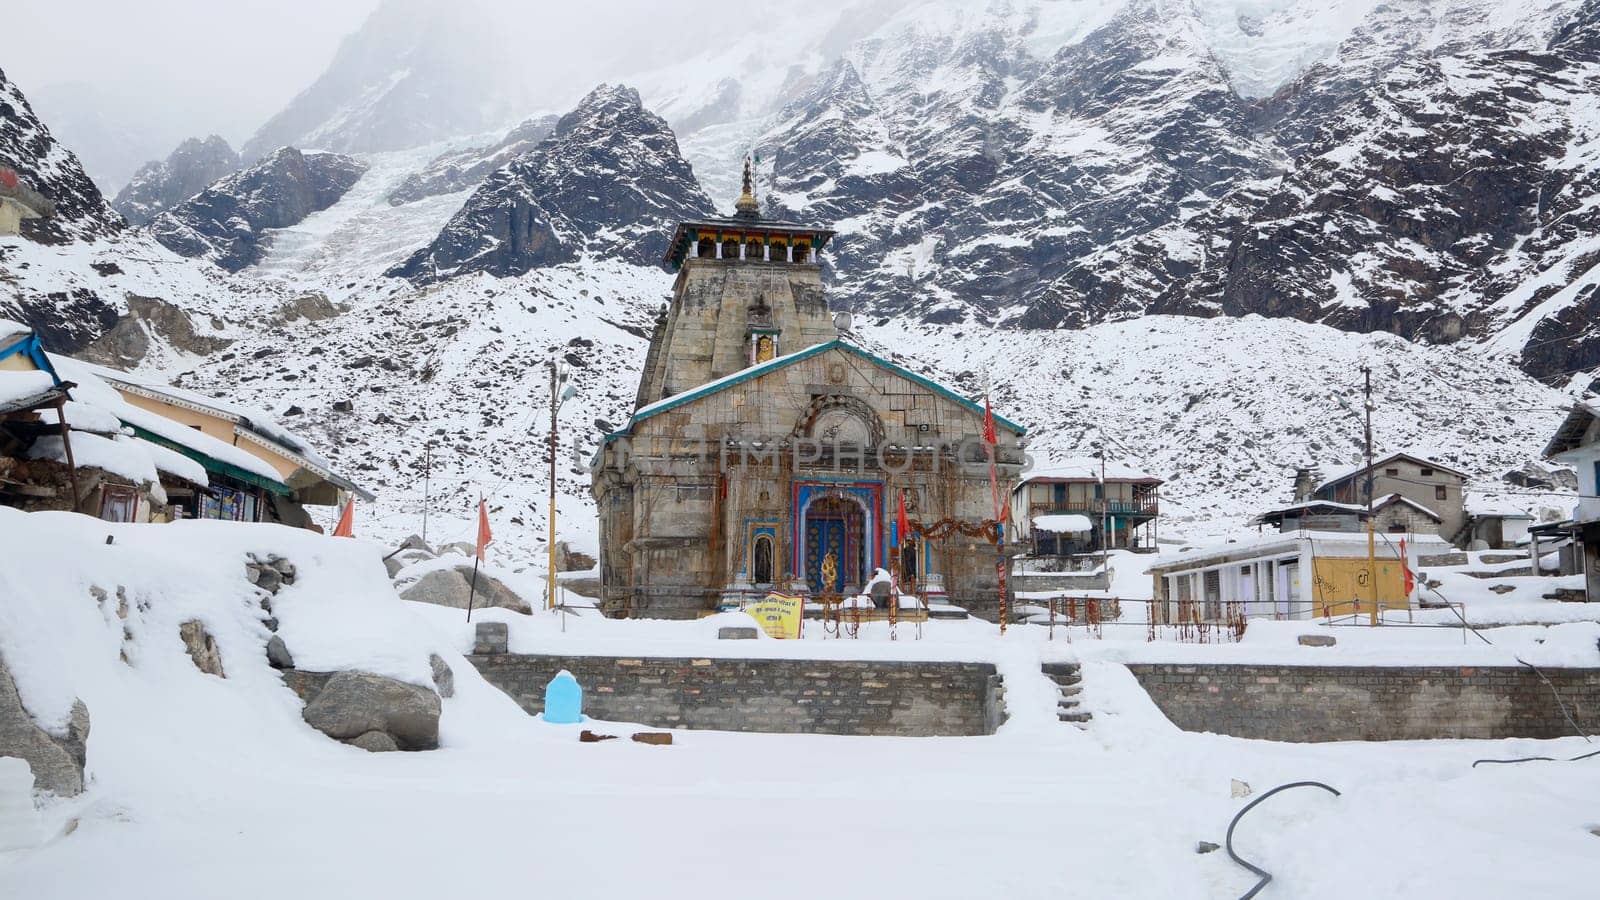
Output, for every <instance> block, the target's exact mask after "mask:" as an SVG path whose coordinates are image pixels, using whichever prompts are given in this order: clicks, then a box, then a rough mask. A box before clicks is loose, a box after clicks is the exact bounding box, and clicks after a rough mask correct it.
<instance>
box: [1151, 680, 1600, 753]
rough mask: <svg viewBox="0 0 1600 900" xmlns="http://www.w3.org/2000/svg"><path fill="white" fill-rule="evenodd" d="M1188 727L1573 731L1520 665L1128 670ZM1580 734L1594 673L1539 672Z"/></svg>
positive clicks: (1321, 737)
mask: <svg viewBox="0 0 1600 900" xmlns="http://www.w3.org/2000/svg"><path fill="white" fill-rule="evenodd" d="M1128 669H1129V670H1130V671H1132V672H1133V674H1134V676H1135V677H1136V678H1138V679H1139V683H1140V684H1141V685H1143V686H1144V689H1145V690H1146V691H1147V692H1149V694H1150V697H1151V699H1152V700H1154V701H1155V703H1156V706H1158V707H1160V709H1161V711H1162V712H1163V713H1165V714H1166V716H1167V718H1168V719H1171V720H1172V722H1173V723H1174V724H1176V725H1177V726H1178V727H1179V728H1182V729H1183V730H1185V731H1211V732H1216V733H1218V734H1228V735H1233V736H1234V737H1244V738H1263V739H1266V740H1274V741H1395V740H1428V739H1437V738H1506V737H1527V738H1555V737H1564V736H1569V735H1572V734H1574V731H1573V728H1572V725H1571V724H1569V723H1568V722H1567V720H1566V717H1565V716H1564V715H1562V711H1561V706H1560V704H1558V703H1557V701H1556V697H1555V694H1554V693H1552V691H1551V689H1550V685H1547V684H1545V683H1544V681H1543V680H1541V679H1540V678H1539V676H1538V675H1537V674H1536V673H1534V672H1533V671H1532V670H1530V669H1525V668H1483V667H1471V666H1466V667H1455V666H1430V667H1387V666H1386V667H1347V666H1256V665H1170V664H1163V665H1130V666H1128ZM1544 673H1545V675H1546V676H1548V677H1549V679H1550V681H1551V682H1552V683H1553V684H1554V685H1555V687H1556V690H1558V691H1559V692H1560V695H1561V700H1562V701H1564V702H1565V703H1566V706H1567V710H1568V711H1569V712H1570V713H1571V714H1572V716H1573V718H1574V719H1576V720H1577V722H1578V724H1579V726H1580V727H1581V728H1583V730H1584V731H1585V732H1588V733H1591V734H1592V733H1595V732H1597V731H1600V669H1545V670H1544Z"/></svg>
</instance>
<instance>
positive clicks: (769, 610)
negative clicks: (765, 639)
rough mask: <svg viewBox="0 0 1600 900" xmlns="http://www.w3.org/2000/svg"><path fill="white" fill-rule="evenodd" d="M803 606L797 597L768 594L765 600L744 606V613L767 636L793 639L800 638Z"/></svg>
mask: <svg viewBox="0 0 1600 900" xmlns="http://www.w3.org/2000/svg"><path fill="white" fill-rule="evenodd" d="M804 605H805V602H804V601H803V600H801V599H800V598H799V597H791V596H789V595H788V594H768V595H767V596H766V598H765V599H762V600H758V601H756V602H755V603H752V604H750V605H749V606H746V607H745V608H744V611H745V612H747V613H749V614H750V617H751V618H753V619H755V620H756V623H757V624H759V625H760V626H761V630H762V631H765V632H766V633H767V634H768V636H770V637H775V638H789V639H793V638H798V637H799V636H800V613H801V610H802V608H803V607H804Z"/></svg>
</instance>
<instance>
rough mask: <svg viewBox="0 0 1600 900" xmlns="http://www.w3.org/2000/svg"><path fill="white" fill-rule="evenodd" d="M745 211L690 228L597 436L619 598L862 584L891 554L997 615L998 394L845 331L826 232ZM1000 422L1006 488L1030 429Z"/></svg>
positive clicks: (688, 598)
mask: <svg viewBox="0 0 1600 900" xmlns="http://www.w3.org/2000/svg"><path fill="white" fill-rule="evenodd" d="M744 202H745V201H744V200H741V203H744ZM752 203H753V201H752ZM748 205H749V204H746V206H748ZM741 209H742V210H744V212H743V213H742V218H736V219H729V220H719V221H716V222H699V223H685V224H684V225H681V226H680V227H679V229H678V235H677V237H676V238H675V239H674V241H673V248H674V249H673V250H672V251H671V252H670V253H669V256H668V260H667V262H668V264H669V265H673V266H677V267H678V269H679V274H678V280H677V284H676V288H675V290H674V294H673V299H672V303H671V305H670V307H669V308H668V309H667V310H666V311H665V312H664V314H663V316H662V317H661V319H660V320H659V321H658V322H657V326H656V331H655V334H654V335H653V336H652V340H651V343H650V350H649V355H648V356H647V358H646V362H645V369H644V375H643V377H642V379H641V384H640V389H639V393H638V403H637V408H636V410H635V411H634V413H633V415H632V417H631V418H630V419H629V421H628V423H627V425H626V426H625V427H624V428H622V429H621V430H620V431H618V432H616V433H614V434H611V435H608V436H607V438H606V441H605V443H604V445H603V447H602V448H601V451H600V456H599V459H598V465H597V466H596V468H595V471H594V483H593V492H594V496H595V499H596V501H597V504H598V508H599V516H600V557H601V559H600V566H601V581H602V591H603V603H604V608H605V609H606V611H607V612H609V613H611V614H614V615H644V616H660V617H691V616H694V615H697V614H699V613H701V612H703V611H705V610H710V609H715V608H717V607H718V606H719V605H723V604H727V603H731V602H736V601H737V600H739V599H745V598H751V597H754V596H756V595H759V594H762V593H765V592H766V591H769V590H780V591H786V592H799V593H808V594H824V595H838V594H846V595H848V594H852V593H855V592H859V591H861V590H862V589H863V587H864V585H865V584H866V583H867V582H868V581H870V580H871V578H872V577H873V573H874V572H875V570H877V569H885V570H888V571H891V572H894V573H895V574H896V575H897V576H898V577H899V579H900V582H901V584H902V586H903V589H904V590H906V591H907V592H911V591H917V592H920V593H924V594H926V595H927V596H928V597H929V598H930V599H931V600H934V601H940V600H944V599H946V597H948V599H949V600H951V601H952V602H955V603H958V604H961V605H964V606H967V607H968V608H969V609H973V610H974V611H975V612H980V613H991V614H992V612H993V611H994V609H995V608H996V607H997V606H998V599H997V596H996V592H997V587H998V584H997V583H998V578H997V573H998V566H997V563H998V556H997V551H996V547H995V543H994V536H995V533H996V526H995V521H994V520H995V508H994V500H993V497H994V495H993V494H992V492H991V489H992V486H991V483H990V466H989V461H988V460H989V449H988V445H987V444H986V443H985V442H984V441H983V432H984V409H983V406H982V405H981V404H978V403H974V402H973V401H971V400H969V399H966V398H963V397H960V396H959V395H957V394H955V393H953V392H951V391H950V390H948V389H946V388H944V387H941V386H940V385H938V384H935V383H934V382H932V381H930V380H928V379H926V378H923V377H922V376H919V375H917V374H915V373H913V372H911V371H908V370H906V369H903V368H901V367H899V366H897V365H895V364H893V363H890V362H888V361H887V360H884V359H881V358H879V357H877V356H875V355H873V354H871V353H869V352H867V351H865V350H863V349H861V348H859V347H856V346H854V345H852V344H849V343H847V342H845V341H842V340H839V339H837V333H836V331H835V329H834V327H833V324H832V322H831V320H830V318H829V314H828V308H827V301H826V298H825V296H824V294H823V289H822V281H821V277H820V274H819V267H818V265H817V263H816V258H817V251H818V250H819V249H820V248H821V246H822V245H823V243H824V242H825V241H826V239H827V237H829V236H831V232H827V231H825V230H822V229H815V228H807V227H805V226H799V225H794V224H792V223H772V222H765V221H762V220H760V219H758V218H756V217H755V216H754V215H753V214H751V213H750V212H749V211H748V209H746V208H745V206H741ZM780 246H781V247H783V248H784V252H782V253H777V252H776V251H774V250H773V248H774V247H780ZM802 247H803V248H804V250H805V252H804V253H801V252H800V249H801V248H802ZM708 251H710V252H708ZM797 260H798V261H797ZM995 423H996V437H997V449H996V451H995V457H996V459H997V461H998V466H997V474H998V490H999V496H1000V497H1001V498H1006V497H1009V496H1010V492H1011V487H1012V485H1013V484H1014V483H1015V481H1016V478H1017V476H1018V473H1019V471H1020V469H1021V465H1022V449H1021V438H1022V435H1023V429H1022V428H1020V427H1019V426H1016V425H1014V424H1012V423H1010V422H1007V421H1006V420H1005V419H1003V418H1001V417H999V416H996V417H995ZM902 496H903V497H904V499H905V507H906V513H907V519H908V525H909V527H908V531H909V532H910V534H909V535H907V536H906V540H904V541H903V542H901V547H900V549H899V550H898V551H892V550H891V545H892V544H893V543H894V541H895V535H894V532H895V528H894V523H895V520H896V512H897V508H898V502H899V499H900V497H902Z"/></svg>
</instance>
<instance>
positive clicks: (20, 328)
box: [0, 318, 33, 347]
mask: <svg viewBox="0 0 1600 900" xmlns="http://www.w3.org/2000/svg"><path fill="white" fill-rule="evenodd" d="M32 330H33V329H31V328H29V327H28V326H26V325H24V324H22V323H21V322H18V321H16V320H14V319H3V318H0V347H4V346H6V345H7V344H9V343H10V342H11V339H12V338H14V337H17V336H19V335H24V334H28V333H30V332H31V331H32Z"/></svg>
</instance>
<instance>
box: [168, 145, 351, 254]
mask: <svg viewBox="0 0 1600 900" xmlns="http://www.w3.org/2000/svg"><path fill="white" fill-rule="evenodd" d="M366 170H367V165H366V163H363V162H361V161H360V160H357V159H354V158H353V157H349V156H341V155H339V154H337V153H302V152H301V151H299V150H296V149H295V148H293V147H284V148H283V149H281V150H279V151H277V152H276V153H273V154H272V155H271V156H268V157H267V158H266V159H263V160H261V161H260V162H258V163H256V164H255V165H253V166H250V167H249V168H247V169H244V170H243V171H240V172H236V173H234V174H233V175H230V176H228V177H227V178H224V179H222V180H221V181H218V182H217V183H215V184H213V185H211V186H210V187H208V188H206V189H205V190H203V191H201V192H200V193H199V194H196V195H195V196H193V197H191V198H190V199H188V200H186V201H184V202H183V203H180V204H179V205H177V206H176V207H174V208H172V209H170V210H168V211H167V212H164V213H162V214H161V215H159V216H157V217H156V218H155V220H154V221H152V222H151V223H150V233H151V234H152V235H154V236H155V239H156V240H158V241H160V242H161V244H162V245H163V246H165V247H166V248H167V249H169V250H171V251H172V252H174V253H177V254H179V255H180V256H188V257H205V258H207V259H210V260H211V261H213V262H215V263H216V264H217V265H218V266H221V267H222V268H224V269H226V270H228V271H229V272H237V271H239V270H240V269H243V268H245V267H246V266H250V265H253V264H255V263H257V262H259V261H260V260H261V257H262V255H263V254H264V253H265V252H266V246H267V241H268V240H270V236H269V235H268V234H267V233H266V232H267V230H268V229H271V228H287V227H289V226H291V225H295V224H298V223H299V222H300V221H302V220H303V219H305V217H306V216H309V215H311V214H312V213H314V212H320V211H322V210H324V209H327V208H328V207H330V206H332V205H333V204H334V203H335V202H337V201H338V200H339V198H340V197H343V196H344V194H345V192H346V191H348V190H349V189H350V187H351V186H352V185H354V184H355V183H356V182H357V181H358V180H360V178H361V175H362V174H363V173H364V172H366Z"/></svg>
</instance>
